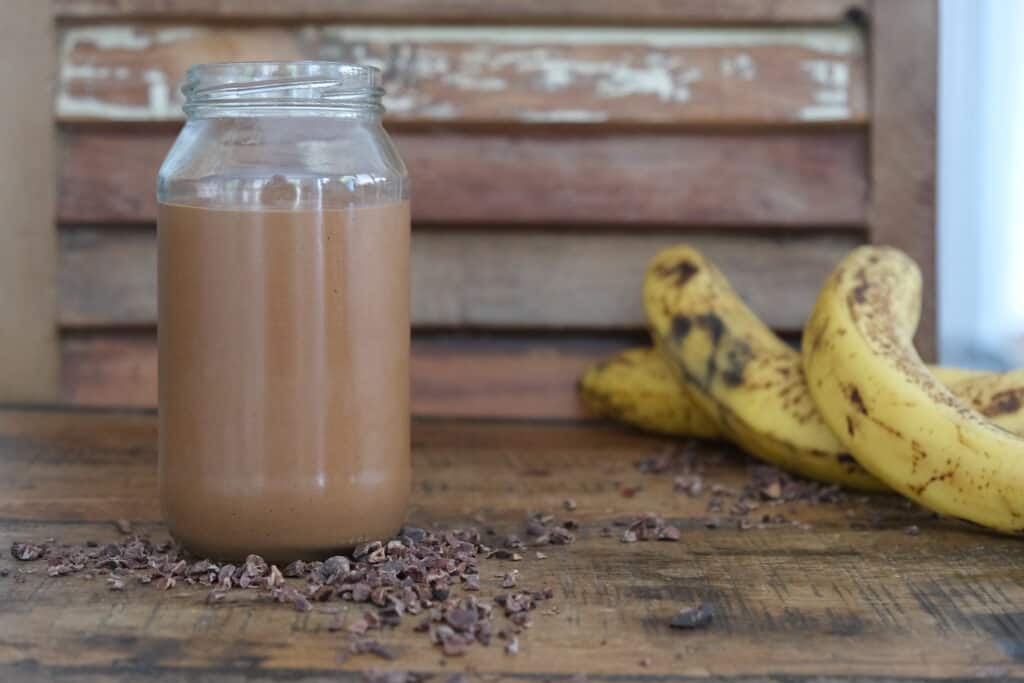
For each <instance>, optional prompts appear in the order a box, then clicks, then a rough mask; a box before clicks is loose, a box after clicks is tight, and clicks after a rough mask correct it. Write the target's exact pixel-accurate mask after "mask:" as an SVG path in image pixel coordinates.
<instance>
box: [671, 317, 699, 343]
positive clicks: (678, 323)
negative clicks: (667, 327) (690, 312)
mask: <svg viewBox="0 0 1024 683" xmlns="http://www.w3.org/2000/svg"><path fill="white" fill-rule="evenodd" d="M691 329H693V323H691V322H690V318H688V317H687V316H685V315H674V316H672V326H671V331H670V332H669V335H670V336H671V337H672V340H673V341H675V342H681V341H683V340H684V339H686V336H687V335H688V334H690V330H691Z"/></svg>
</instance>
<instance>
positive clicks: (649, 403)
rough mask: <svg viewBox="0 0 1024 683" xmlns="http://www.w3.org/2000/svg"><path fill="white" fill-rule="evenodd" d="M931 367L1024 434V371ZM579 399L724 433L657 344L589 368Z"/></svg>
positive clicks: (651, 420) (689, 431)
mask: <svg viewBox="0 0 1024 683" xmlns="http://www.w3.org/2000/svg"><path fill="white" fill-rule="evenodd" d="M931 369H932V372H933V373H935V375H936V377H938V378H939V380H940V381H941V382H942V383H943V384H945V385H946V386H947V387H950V389H951V390H952V391H953V393H954V394H956V395H957V396H959V397H960V398H961V399H963V400H965V401H967V402H969V403H971V404H972V405H974V406H975V409H976V410H978V411H980V412H982V413H983V414H985V415H986V416H987V417H989V419H991V420H992V421H993V422H995V423H996V424H998V425H999V426H1001V427H1003V428H1004V429H1008V430H1009V431H1011V432H1016V433H1018V434H1024V370H1017V371H1014V372H1008V373H997V372H987V371H982V370H966V369H961V368H952V367H932V368H931ZM580 398H581V399H582V401H583V405H584V406H585V407H586V409H587V411H588V412H589V413H591V414H592V415H595V416H598V417H608V418H612V419H614V420H617V421H619V422H622V423H624V424H628V425H631V426H633V427H638V428H640V429H643V430H645V431H649V432H654V433H656V434H666V435H669V436H685V437H694V438H700V439H713V438H716V437H719V436H721V433H720V431H719V429H718V425H717V424H716V422H715V421H714V420H713V419H711V418H710V417H709V416H708V415H706V414H705V413H704V412H703V411H702V410H701V409H700V408H699V406H697V404H696V403H694V402H693V401H692V400H691V399H690V398H689V397H688V396H687V395H686V393H685V391H684V389H683V388H682V387H681V386H680V385H679V382H678V381H677V380H676V378H675V374H674V373H673V371H672V369H671V368H670V367H669V366H668V365H667V364H666V363H665V361H664V360H663V359H662V357H661V354H660V353H659V352H658V351H657V350H656V349H653V348H634V349H626V350H625V351H620V352H619V353H617V354H615V355H614V356H611V357H609V358H607V359H605V360H602V361H600V362H598V363H595V364H594V365H592V366H591V367H589V368H587V370H586V372H585V373H584V374H583V377H582V378H581V379H580Z"/></svg>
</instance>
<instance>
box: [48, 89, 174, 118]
mask: <svg viewBox="0 0 1024 683" xmlns="http://www.w3.org/2000/svg"><path fill="white" fill-rule="evenodd" d="M56 106H57V110H58V111H59V112H60V114H61V116H68V117H72V118H83V119H108V120H110V121H139V120H147V121H163V120H178V119H181V118H182V113H181V108H180V105H179V106H171V105H170V104H168V106H167V108H166V109H163V110H156V109H153V108H152V107H150V106H149V105H148V104H140V105H131V104H117V103H113V102H109V101H107V100H102V101H101V100H97V99H95V98H92V97H78V96H76V97H69V96H68V95H67V94H66V93H64V92H61V93H59V94H58V95H57V102H56Z"/></svg>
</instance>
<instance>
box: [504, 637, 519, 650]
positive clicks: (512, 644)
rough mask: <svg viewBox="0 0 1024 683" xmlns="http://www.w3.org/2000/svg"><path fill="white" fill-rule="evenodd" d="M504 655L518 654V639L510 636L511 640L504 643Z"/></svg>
mask: <svg viewBox="0 0 1024 683" xmlns="http://www.w3.org/2000/svg"><path fill="white" fill-rule="evenodd" d="M505 654H507V655H516V654H519V638H517V637H515V636H512V638H510V639H509V641H508V642H507V643H505Z"/></svg>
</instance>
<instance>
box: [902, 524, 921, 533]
mask: <svg viewBox="0 0 1024 683" xmlns="http://www.w3.org/2000/svg"><path fill="white" fill-rule="evenodd" d="M903 533H905V534H906V535H907V536H917V535H918V534H920V533H921V529H920V528H919V527H918V526H917V525H916V524H911V525H910V526H908V527H906V528H905V529H903Z"/></svg>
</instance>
